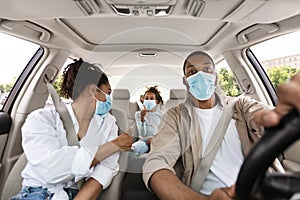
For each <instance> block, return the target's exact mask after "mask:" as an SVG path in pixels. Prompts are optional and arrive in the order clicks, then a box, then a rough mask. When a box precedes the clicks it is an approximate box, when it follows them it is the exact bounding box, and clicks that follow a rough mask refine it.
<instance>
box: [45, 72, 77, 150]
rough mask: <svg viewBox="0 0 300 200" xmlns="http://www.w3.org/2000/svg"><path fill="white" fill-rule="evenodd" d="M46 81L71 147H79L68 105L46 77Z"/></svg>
mask: <svg viewBox="0 0 300 200" xmlns="http://www.w3.org/2000/svg"><path fill="white" fill-rule="evenodd" d="M44 80H45V82H46V84H47V88H48V90H49V93H50V95H51V98H52V101H53V104H54V107H55V110H56V111H57V112H58V113H59V116H60V119H61V120H62V122H63V125H64V128H65V130H66V136H67V141H68V144H69V145H70V146H79V141H78V137H77V134H76V132H75V129H74V125H73V121H72V118H71V116H70V113H69V112H68V109H67V107H66V105H65V104H64V102H63V101H62V100H61V98H60V97H59V96H58V94H57V92H56V91H55V89H54V87H53V85H52V84H51V83H50V82H49V80H48V79H47V78H46V77H45V79H44Z"/></svg>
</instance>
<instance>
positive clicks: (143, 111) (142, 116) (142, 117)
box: [141, 106, 148, 122]
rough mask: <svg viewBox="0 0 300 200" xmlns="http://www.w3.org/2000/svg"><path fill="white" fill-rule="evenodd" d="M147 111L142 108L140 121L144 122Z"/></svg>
mask: <svg viewBox="0 0 300 200" xmlns="http://www.w3.org/2000/svg"><path fill="white" fill-rule="evenodd" d="M147 112H148V110H147V109H146V106H144V108H143V109H142V110H141V121H142V122H144V121H145V116H146V114H147Z"/></svg>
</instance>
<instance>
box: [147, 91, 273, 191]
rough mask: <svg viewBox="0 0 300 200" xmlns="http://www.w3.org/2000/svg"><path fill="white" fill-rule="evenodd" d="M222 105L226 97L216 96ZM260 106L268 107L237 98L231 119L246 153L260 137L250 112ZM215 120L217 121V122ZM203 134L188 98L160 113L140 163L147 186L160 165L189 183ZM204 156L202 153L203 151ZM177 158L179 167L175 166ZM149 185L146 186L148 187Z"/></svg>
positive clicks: (258, 128) (224, 103) (259, 131)
mask: <svg viewBox="0 0 300 200" xmlns="http://www.w3.org/2000/svg"><path fill="white" fill-rule="evenodd" d="M219 99H220V105H221V108H222V109H223V108H224V106H226V104H228V99H229V98H228V97H219ZM261 109H268V110H269V109H271V107H270V106H267V105H265V104H262V103H260V102H258V101H256V100H254V99H251V98H250V97H246V96H241V97H239V100H238V101H237V102H236V105H235V110H234V113H233V119H235V120H236V128H237V131H238V133H239V136H240V140H241V144H242V151H243V154H244V155H246V154H247V153H248V152H249V150H250V148H251V147H252V145H253V144H254V143H255V142H256V141H257V140H258V139H259V138H260V137H261V135H262V133H263V127H261V126H258V125H257V124H256V123H255V122H254V120H253V115H254V113H255V112H257V111H258V110H261ZM216 123H217V122H216ZM201 148H202V138H201V132H200V127H199V123H198V117H197V115H196V113H195V111H194V109H193V106H192V102H191V100H190V98H187V100H186V101H185V102H184V103H182V104H180V105H178V106H176V107H173V108H171V109H169V110H168V111H167V112H166V113H165V114H164V116H163V118H162V121H161V124H160V127H159V132H158V134H157V135H156V137H155V138H154V139H153V140H152V142H151V152H150V153H149V155H148V156H147V158H146V161H145V163H144V166H143V179H144V182H145V184H146V186H147V187H148V181H149V179H150V177H151V176H152V174H153V173H154V172H155V171H157V170H159V169H169V170H171V171H173V172H174V173H175V171H176V173H177V175H178V176H179V178H180V179H181V180H182V182H183V183H184V184H186V185H188V186H189V185H190V183H191V180H192V177H193V176H194V174H195V172H196V171H197V169H198V167H199V163H200V161H201V157H200V155H199V154H200V153H199V152H201V150H202V149H201ZM204 156H205V155H204ZM176 162H180V164H179V165H178V164H177V165H176V167H178V166H179V169H177V168H176V169H174V168H173V166H174V165H175V164H176ZM148 188H149V187H148Z"/></svg>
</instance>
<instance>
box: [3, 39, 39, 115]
mask: <svg viewBox="0 0 300 200" xmlns="http://www.w3.org/2000/svg"><path fill="white" fill-rule="evenodd" d="M38 48H39V46H38V45H36V44H34V43H31V42H28V41H25V40H22V39H19V38H16V37H13V36H10V35H6V34H3V33H0V56H1V63H0V71H1V73H0V110H2V108H3V105H4V103H5V101H6V98H7V97H8V95H9V93H10V91H11V89H12V87H13V86H14V84H15V82H16V80H17V79H18V77H19V75H20V74H21V73H22V71H23V69H24V68H25V67H26V64H27V63H28V62H29V61H30V59H31V58H32V56H33V55H34V54H35V52H36V51H37V50H38Z"/></svg>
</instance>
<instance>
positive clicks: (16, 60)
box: [0, 31, 300, 84]
mask: <svg viewBox="0 0 300 200" xmlns="http://www.w3.org/2000/svg"><path fill="white" fill-rule="evenodd" d="M38 48H39V46H37V45H35V44H32V43H30V42H26V41H23V40H20V39H18V38H15V37H12V36H8V35H5V34H2V33H0V56H1V62H0V84H3V83H11V82H13V81H14V80H15V78H16V77H17V76H18V75H19V74H20V73H21V71H22V69H23V68H24V66H25V65H26V63H28V61H29V60H30V58H31V57H32V55H33V54H34V52H36V50H37V49H38ZM251 49H252V50H253V52H254V54H255V55H256V57H257V58H258V60H260V61H263V60H269V59H272V58H276V57H283V56H287V55H294V54H299V53H300V31H299V32H296V33H292V34H288V35H286V36H281V37H280V39H273V40H271V41H267V42H264V43H263V44H259V45H256V46H253V47H251ZM11 55H15V56H11Z"/></svg>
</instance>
